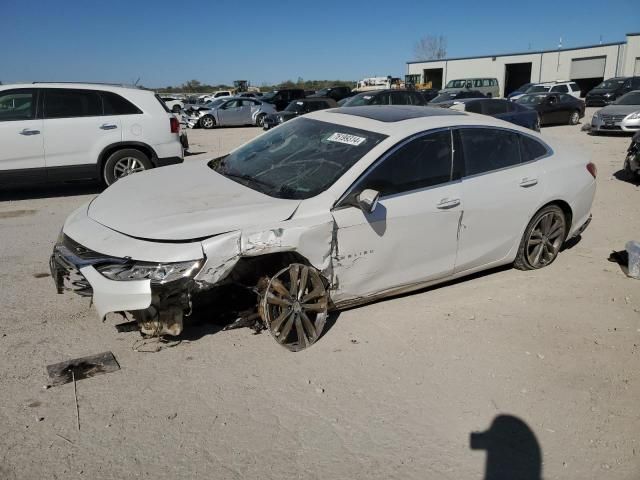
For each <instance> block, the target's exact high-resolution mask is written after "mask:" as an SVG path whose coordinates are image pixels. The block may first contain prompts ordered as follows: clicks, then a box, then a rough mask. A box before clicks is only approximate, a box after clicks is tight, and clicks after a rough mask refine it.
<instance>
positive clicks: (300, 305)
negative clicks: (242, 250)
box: [260, 263, 329, 352]
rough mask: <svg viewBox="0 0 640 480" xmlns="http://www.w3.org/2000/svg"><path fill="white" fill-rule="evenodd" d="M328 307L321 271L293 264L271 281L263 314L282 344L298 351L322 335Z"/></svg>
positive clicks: (266, 293)
mask: <svg viewBox="0 0 640 480" xmlns="http://www.w3.org/2000/svg"><path fill="white" fill-rule="evenodd" d="M328 308H329V294H328V293H327V290H326V287H325V285H324V282H323V281H322V278H321V277H320V273H319V272H318V270H316V269H315V268H313V267H310V266H308V265H303V264H300V263H293V264H291V265H290V266H288V267H287V268H284V269H283V270H280V271H279V272H278V273H276V274H275V275H274V276H273V278H271V280H270V281H269V284H268V285H267V288H266V290H265V292H264V295H263V298H262V301H261V302H260V315H261V317H262V319H263V321H264V322H265V324H266V326H267V328H268V329H269V332H271V335H272V336H273V338H275V339H276V341H277V342H278V343H279V344H280V345H282V346H283V347H285V348H287V349H288V350H291V351H292V352H298V351H300V350H303V349H305V348H307V347H310V346H311V345H313V344H314V343H315V342H316V340H318V338H320V335H321V334H322V331H323V329H324V325H325V322H326V320H327V311H328Z"/></svg>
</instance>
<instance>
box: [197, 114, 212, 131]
mask: <svg viewBox="0 0 640 480" xmlns="http://www.w3.org/2000/svg"><path fill="white" fill-rule="evenodd" d="M200 123H201V124H202V127H203V128H213V126H214V125H215V121H214V120H213V118H211V117H210V116H208V115H207V116H206V117H202V119H201V120H200Z"/></svg>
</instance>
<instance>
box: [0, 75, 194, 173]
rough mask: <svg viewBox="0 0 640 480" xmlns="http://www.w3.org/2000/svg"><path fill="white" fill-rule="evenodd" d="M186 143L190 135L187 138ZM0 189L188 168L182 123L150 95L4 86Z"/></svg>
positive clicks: (0, 90)
mask: <svg viewBox="0 0 640 480" xmlns="http://www.w3.org/2000/svg"><path fill="white" fill-rule="evenodd" d="M184 139H185V140H183V141H185V142H186V136H185V137H184ZM0 145H2V148H1V149H0V184H3V185H13V184H19V183H28V184H30V183H36V182H66V181H75V180H84V179H100V180H102V181H104V183H105V184H107V185H110V184H112V183H113V182H115V181H116V180H118V179H119V178H121V177H124V176H126V175H129V174H131V173H134V172H139V171H142V170H148V169H150V168H153V167H161V166H163V165H170V164H172V163H180V162H182V161H183V159H184V156H183V145H182V143H181V131H180V123H179V121H178V119H177V118H176V117H175V116H174V115H173V114H172V113H171V112H170V111H169V109H168V108H167V106H166V105H165V103H164V102H163V101H162V100H161V99H160V97H159V96H158V95H155V94H154V93H153V92H151V91H149V90H142V89H139V88H127V87H121V86H112V85H97V84H83V83H76V84H70V83H33V84H22V85H2V86H0Z"/></svg>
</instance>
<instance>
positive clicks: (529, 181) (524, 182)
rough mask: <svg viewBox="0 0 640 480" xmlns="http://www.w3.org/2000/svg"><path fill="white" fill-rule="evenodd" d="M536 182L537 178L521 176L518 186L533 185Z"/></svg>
mask: <svg viewBox="0 0 640 480" xmlns="http://www.w3.org/2000/svg"><path fill="white" fill-rule="evenodd" d="M537 184H538V179H537V178H528V177H527V178H523V179H522V181H521V182H520V186H521V187H525V188H526V187H533V186H534V185H537Z"/></svg>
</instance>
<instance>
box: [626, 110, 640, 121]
mask: <svg viewBox="0 0 640 480" xmlns="http://www.w3.org/2000/svg"><path fill="white" fill-rule="evenodd" d="M639 118H640V111H638V112H633V113H632V114H631V115H628V116H627V120H638V119H639Z"/></svg>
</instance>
